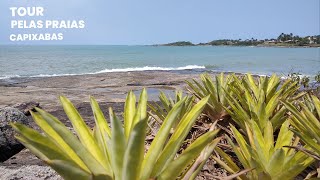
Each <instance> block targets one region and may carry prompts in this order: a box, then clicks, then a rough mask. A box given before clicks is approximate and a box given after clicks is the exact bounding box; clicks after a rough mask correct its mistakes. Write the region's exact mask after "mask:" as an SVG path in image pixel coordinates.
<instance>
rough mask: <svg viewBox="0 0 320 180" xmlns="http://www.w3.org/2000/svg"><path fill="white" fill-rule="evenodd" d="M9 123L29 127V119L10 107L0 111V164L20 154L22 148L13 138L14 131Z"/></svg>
mask: <svg viewBox="0 0 320 180" xmlns="http://www.w3.org/2000/svg"><path fill="white" fill-rule="evenodd" d="M10 122H19V123H22V124H25V125H29V122H30V121H29V118H28V117H27V116H26V115H25V114H24V113H23V112H21V111H19V110H18V109H16V108H12V107H5V108H1V109H0V162H3V161H5V160H7V159H9V158H10V157H11V156H13V155H15V154H17V153H18V152H20V151H21V150H22V149H23V148H24V146H23V145H22V144H20V143H19V142H18V141H17V140H16V139H15V137H14V135H15V134H16V133H15V131H14V130H13V129H12V127H11V126H10Z"/></svg>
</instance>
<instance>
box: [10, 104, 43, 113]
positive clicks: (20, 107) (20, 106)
mask: <svg viewBox="0 0 320 180" xmlns="http://www.w3.org/2000/svg"><path fill="white" fill-rule="evenodd" d="M12 107H13V108H17V109H18V110H19V111H21V112H23V113H24V114H25V115H26V116H29V115H30V112H29V111H34V108H35V107H40V104H39V103H37V102H33V101H31V102H25V103H21V104H15V105H13V106H12Z"/></svg>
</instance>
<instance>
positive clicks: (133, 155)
mask: <svg viewBox="0 0 320 180" xmlns="http://www.w3.org/2000/svg"><path fill="white" fill-rule="evenodd" d="M146 126H147V119H146V118H145V119H141V120H140V121H139V122H138V123H137V124H136V125H135V126H134V127H133V129H132V132H131V133H130V138H129V141H128V144H127V148H126V151H125V155H124V161H123V169H122V179H123V180H139V179H140V175H141V171H142V170H143V169H141V168H142V162H143V157H144V140H145V137H146V131H145V129H146Z"/></svg>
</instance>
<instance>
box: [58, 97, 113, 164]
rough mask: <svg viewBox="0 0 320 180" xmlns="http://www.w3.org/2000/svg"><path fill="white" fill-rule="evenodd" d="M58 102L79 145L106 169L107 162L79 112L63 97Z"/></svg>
mask: <svg viewBox="0 0 320 180" xmlns="http://www.w3.org/2000/svg"><path fill="white" fill-rule="evenodd" d="M60 101H61V104H62V106H63V109H64V111H65V113H66V114H67V116H68V118H69V119H70V121H71V123H72V126H73V128H74V130H75V131H76V133H77V135H78V137H79V139H80V141H81V143H82V144H83V145H84V146H85V148H87V149H88V152H89V153H91V154H92V155H93V157H94V158H95V159H96V160H97V161H98V162H99V163H100V164H101V165H102V166H103V167H104V168H106V169H107V168H108V167H107V164H108V161H107V159H106V157H105V156H104V153H103V152H102V151H101V150H100V148H99V146H98V144H97V142H96V141H95V139H94V137H93V134H92V132H91V130H90V129H89V128H88V126H87V125H86V123H85V122H84V121H83V119H82V117H81V116H80V114H79V112H78V111H77V110H76V108H75V107H74V106H73V104H72V103H71V102H70V101H69V99H67V98H66V97H64V96H60Z"/></svg>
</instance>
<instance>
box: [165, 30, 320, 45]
mask: <svg viewBox="0 0 320 180" xmlns="http://www.w3.org/2000/svg"><path fill="white" fill-rule="evenodd" d="M160 46H265V47H273V46H276V47H320V35H315V36H305V37H300V36H297V35H293V34H292V33H290V34H284V33H281V34H280V35H279V36H278V38H272V39H261V40H258V39H254V38H251V39H245V40H243V39H236V40H235V39H219V40H213V41H210V42H207V43H199V44H193V43H192V42H190V41H178V42H173V43H168V44H160Z"/></svg>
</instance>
